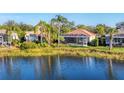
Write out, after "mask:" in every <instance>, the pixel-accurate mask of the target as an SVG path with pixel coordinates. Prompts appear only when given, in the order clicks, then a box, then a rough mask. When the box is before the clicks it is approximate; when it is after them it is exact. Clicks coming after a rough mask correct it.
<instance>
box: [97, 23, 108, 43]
mask: <svg viewBox="0 0 124 93" xmlns="http://www.w3.org/2000/svg"><path fill="white" fill-rule="evenodd" d="M96 31H97V34H98V36H100V39H101V45H103V36H104V35H105V32H106V26H105V25H104V24H98V25H97V26H96ZM97 38H98V37H97Z"/></svg>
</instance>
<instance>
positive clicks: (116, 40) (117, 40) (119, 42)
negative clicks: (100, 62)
mask: <svg viewBox="0 0 124 93" xmlns="http://www.w3.org/2000/svg"><path fill="white" fill-rule="evenodd" d="M109 38H110V37H109V36H106V45H109V44H110V39H109ZM113 45H114V46H124V37H119V36H118V37H117V36H115V37H114V36H113Z"/></svg>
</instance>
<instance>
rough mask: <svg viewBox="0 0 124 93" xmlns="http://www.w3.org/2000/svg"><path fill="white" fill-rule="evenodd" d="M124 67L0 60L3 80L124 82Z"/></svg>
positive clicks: (82, 60)
mask: <svg viewBox="0 0 124 93" xmlns="http://www.w3.org/2000/svg"><path fill="white" fill-rule="evenodd" d="M123 73H124V63H119V62H117V61H116V62H115V61H114V60H111V59H109V60H107V59H99V58H93V57H72V56H59V55H58V56H43V57H2V58H0V79H10V80H15V79H19V80H21V79H24V80H41V79H42V80H46V79H47V80H61V79H69V80H87V79H88V80H99V79H102V80H103V79H111V80H113V79H124V75H123Z"/></svg>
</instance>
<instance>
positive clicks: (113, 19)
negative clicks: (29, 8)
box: [0, 13, 124, 26]
mask: <svg viewBox="0 0 124 93" xmlns="http://www.w3.org/2000/svg"><path fill="white" fill-rule="evenodd" d="M58 14H60V15H62V16H64V17H66V18H68V20H69V21H74V22H75V24H76V25H77V24H84V25H91V26H95V25H96V24H99V23H102V24H106V25H109V26H115V24H116V23H118V22H122V21H124V13H0V24H3V23H5V22H6V21H7V20H15V21H17V22H24V23H27V24H32V25H35V24H37V23H38V22H39V20H44V21H46V22H50V20H51V18H53V17H55V15H58Z"/></svg>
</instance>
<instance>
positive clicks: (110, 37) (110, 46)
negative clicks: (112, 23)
mask: <svg viewBox="0 0 124 93" xmlns="http://www.w3.org/2000/svg"><path fill="white" fill-rule="evenodd" d="M115 33H117V29H115V28H111V27H110V28H108V34H109V40H110V42H109V49H110V50H111V49H112V47H113V45H112V44H113V34H115Z"/></svg>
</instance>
